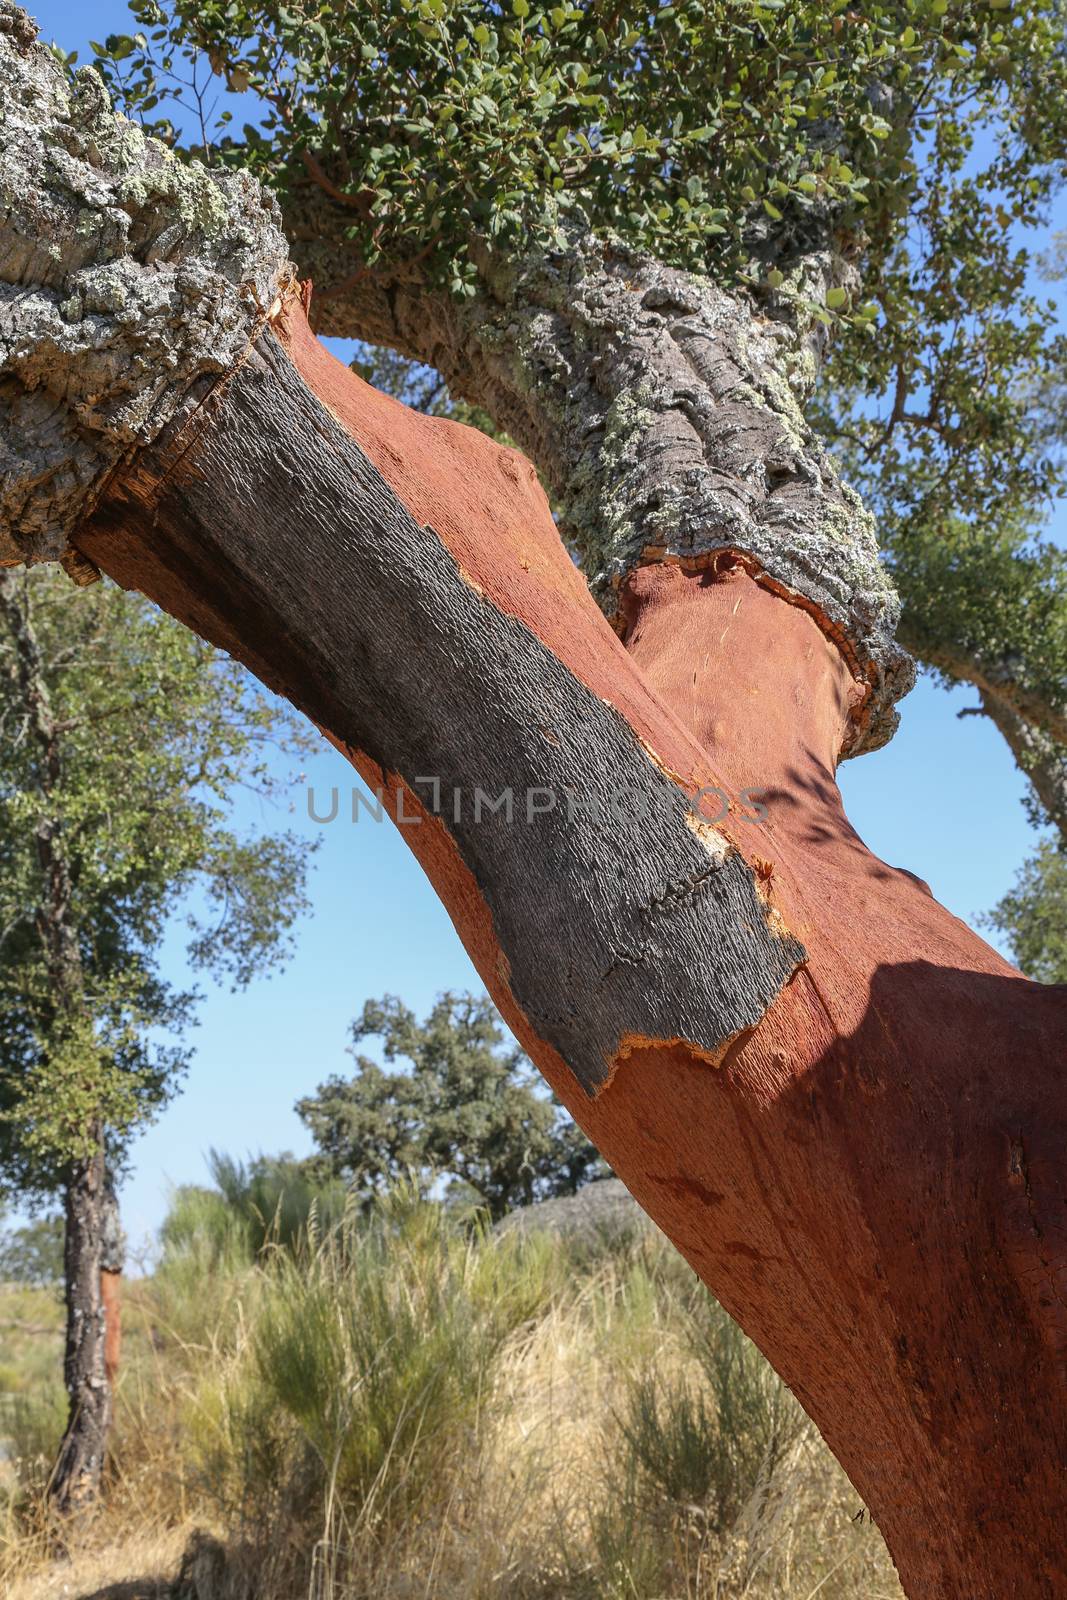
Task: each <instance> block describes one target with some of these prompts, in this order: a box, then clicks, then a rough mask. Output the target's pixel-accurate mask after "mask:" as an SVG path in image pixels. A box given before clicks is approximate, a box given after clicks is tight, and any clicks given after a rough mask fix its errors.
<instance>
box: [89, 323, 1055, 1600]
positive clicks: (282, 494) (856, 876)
mask: <svg viewBox="0 0 1067 1600" xmlns="http://www.w3.org/2000/svg"><path fill="white" fill-rule="evenodd" d="M199 402H200V397H198V396H197V397H192V398H191V399H190V402H189V406H190V413H191V415H192V416H193V418H194V420H193V421H192V422H191V423H190V424H189V426H188V427H184V428H183V425H182V423H181V422H180V421H176V422H175V424H173V425H172V430H171V433H170V435H169V436H165V437H164V438H163V439H162V441H161V442H160V443H159V444H158V445H157V446H156V447H154V448H153V449H151V450H149V451H146V452H144V453H143V454H142V455H141V456H140V457H139V459H138V461H137V462H136V463H135V464H134V465H133V467H132V468H131V470H130V471H129V472H128V473H127V474H126V475H125V476H124V477H123V478H122V479H121V480H119V479H116V480H114V481H113V483H112V485H111V488H110V491H109V495H108V498H107V502H106V503H105V504H102V505H101V506H100V507H99V508H98V510H97V513H96V515H95V517H94V518H93V520H92V521H91V522H90V523H88V524H86V525H85V526H84V527H83V528H82V530H81V532H80V533H79V535H78V543H79V547H80V548H81V549H82V550H83V551H84V552H85V553H86V554H88V555H89V556H90V557H91V558H92V559H93V560H94V561H95V562H97V563H98V564H99V565H100V566H102V567H103V568H104V569H105V570H107V571H108V572H110V573H111V574H112V575H113V576H115V577H116V578H117V579H118V580H119V581H120V582H123V583H126V584H130V585H136V586H137V587H139V588H141V589H143V590H144V591H145V592H147V593H148V594H150V595H152V597H153V598H155V599H156V600H157V601H158V602H159V603H160V604H162V605H164V606H165V607H166V608H167V609H169V610H170V611H172V612H173V613H174V614H175V615H177V616H179V617H181V618H183V619H184V620H185V621H186V622H188V623H189V624H190V625H191V626H193V627H195V628H197V629H198V630H199V631H200V632H201V633H203V634H204V635H205V636H206V637H208V638H210V639H212V640H213V641H214V642H215V643H216V644H219V645H220V646H222V647H223V648H225V649H228V650H231V651H232V652H233V653H235V654H236V655H238V656H240V657H241V658H242V659H244V660H245V661H246V662H247V663H248V664H249V665H250V666H251V667H252V669H253V670H254V671H256V672H257V673H258V674H259V675H260V676H261V677H262V678H263V679H264V680H265V681H266V682H267V683H268V684H270V686H271V687H273V688H275V689H276V690H278V691H279V692H282V693H285V694H287V695H288V696H289V697H290V698H291V699H292V700H293V701H294V702H295V703H296V704H298V705H300V706H301V707H302V708H303V709H304V710H305V711H306V712H307V714H308V715H309V716H311V717H312V718H313V719H314V720H315V721H316V722H317V723H318V724H319V725H320V726H321V727H322V728H323V729H324V730H326V731H327V732H328V733H329V734H330V736H331V737H332V738H333V739H334V741H335V742H336V743H337V744H338V746H339V747H340V748H341V749H343V750H344V751H346V752H347V753H348V754H349V755H350V757H351V759H352V760H353V761H354V762H355V764H356V765H357V767H358V768H359V770H360V771H361V772H362V773H363V774H364V776H365V777H366V778H367V780H368V782H369V783H370V784H371V786H372V787H375V788H380V789H381V790H382V793H383V794H384V796H385V797H386V800H387V803H388V804H389V806H390V810H391V814H392V815H394V816H395V817H398V819H399V821H400V825H401V827H402V829H403V833H404V836H405V838H406V840H407V841H408V843H409V844H410V845H411V846H412V848H413V849H414V850H415V852H416V854H417V855H418V856H419V858H420V860H421V861H422V863H423V865H424V866H425V868H426V870H427V872H428V873H429V875H430V877H431V879H432V881H433V882H434V885H435V887H436V889H437V890H438V892H439V893H440V894H441V896H442V898H443V899H444V901H445V903H446V905H447V906H448V908H449V911H450V913H451V915H452V917H453V920H454V922H455V924H456V926H457V928H458V930H459V932H460V935H461V937H462V938H463V940H464V942H465V944H466V945H467V948H468V950H469V951H470V952H471V954H472V956H473V958H474V960H475V962H476V964H477V965H478V967H479V970H480V972H481V974H482V976H483V978H484V979H485V981H486V984H487V986H488V987H489V988H490V990H491V992H492V994H493V996H494V998H495V1000H496V1001H497V1003H498V1005H499V1006H500V1007H501V1010H502V1011H503V1013H504V1015H505V1016H506V1018H507V1020H508V1022H509V1023H510V1025H511V1026H512V1027H513V1029H514V1030H515V1032H516V1034H517V1035H518V1037H519V1039H520V1041H521V1042H522V1044H523V1046H524V1047H525V1048H526V1049H527V1050H528V1051H529V1053H530V1054H531V1056H532V1057H533V1058H534V1059H535V1060H536V1061H537V1062H538V1064H539V1065H540V1066H541V1068H542V1070H543V1071H544V1072H545V1074H546V1076H547V1077H548V1079H549V1080H550V1082H551V1083H552V1085H553V1087H554V1088H555V1090H556V1092H557V1093H558V1094H559V1095H560V1097H561V1098H562V1099H563V1100H564V1102H565V1103H566V1104H567V1105H568V1107H569V1108H570V1109H571V1111H572V1112H573V1113H574V1115H575V1117H576V1118H577V1120H578V1121H579V1123H580V1124H581V1126H582V1127H583V1129H584V1130H585V1132H586V1133H587V1134H588V1135H589V1137H590V1138H592V1139H593V1141H594V1142H595V1143H596V1144H597V1145H598V1146H599V1148H600V1149H601V1150H602V1151H603V1152H604V1154H605V1155H606V1157H607V1158H608V1160H609V1161H610V1163H611V1165H612V1166H613V1168H614V1169H615V1170H616V1171H617V1172H618V1173H619V1174H620V1176H622V1177H623V1178H624V1180H625V1181H626V1183H627V1185H628V1186H629V1187H630V1188H631V1190H632V1191H633V1192H634V1194H635V1195H636V1196H637V1198H638V1199H639V1200H640V1201H641V1203H642V1205H643V1206H644V1207H645V1209H646V1210H647V1211H649V1212H650V1214H651V1215H652V1216H653V1217H654V1218H655V1219H656V1221H657V1222H658V1223H659V1224H660V1226H661V1227H662V1228H663V1229H664V1230H665V1231H666V1232H667V1233H668V1234H669V1236H670V1237H671V1238H672V1239H673V1240H674V1241H675V1242H676V1243H677V1245H678V1246H679V1248H680V1249H681V1250H682V1251H683V1253H684V1254H685V1255H686V1256H687V1257H688V1259H689V1260H690V1261H691V1262H692V1264H693V1266H694V1267H695V1268H696V1270H697V1271H698V1272H699V1273H700V1274H701V1276H702V1277H703V1278H704V1279H705V1280H706V1281H707V1282H708V1283H709V1284H710V1285H711V1287H712V1288H713V1289H714V1291H715V1293H716V1294H717V1295H718V1296H719V1298H720V1299H721V1300H722V1301H723V1303H724V1304H725V1305H726V1306H727V1308H728V1309H729V1310H730V1311H731V1312H732V1313H733V1314H734V1315H735V1316H737V1318H738V1320H739V1321H740V1322H741V1323H742V1325H743V1326H744V1327H745V1329H746V1331H747V1332H749V1333H750V1334H751V1335H752V1337H753V1338H755V1340H756V1341H757V1343H758V1344H759V1345H760V1347H761V1348H762V1349H763V1350H764V1351H765V1353H766V1354H767V1355H768V1356H769V1358H770V1359H771V1360H772V1362H773V1363H774V1365H775V1366H776V1367H777V1369H778V1370H779V1372H780V1373H781V1374H782V1375H783V1377H784V1378H785V1379H786V1381H787V1382H788V1383H789V1384H790V1386H791V1387H792V1388H793V1389H794V1391H795V1392H796V1393H797V1395H798V1397H799V1398H800V1400H801V1401H802V1403H803V1404H804V1405H805V1407H806V1408H807V1410H808V1411H809V1412H810V1413H811V1415H812V1416H813V1417H814V1418H815V1420H816V1421H817V1422H818V1424H819V1426H820V1428H821V1430H822V1432H823V1433H824V1435H825V1437H826V1438H827V1439H828V1441H829V1442H830V1444H831V1446H832V1448H833V1449H834V1451H835V1453H836V1454H837V1455H838V1457H839V1459H840V1460H841V1461H842V1463H843V1464H844V1466H845V1468H846V1470H847V1471H848V1472H849V1475H850V1476H851V1478H852V1480H853V1482H854V1483H855V1485H856V1487H857V1489H858V1490H859V1492H860V1493H861V1494H862V1495H863V1497H864V1499H865V1500H866V1501H867V1503H868V1505H869V1506H870V1507H871V1509H872V1512H873V1515H874V1516H875V1518H876V1520H877V1522H878V1524H879V1526H880V1527H881V1529H882V1531H883V1533H884V1535H885V1537H886V1539H887V1542H888V1544H889V1547H890V1550H891V1551H892V1553H893V1555H894V1559H895V1560H896V1561H897V1564H898V1566H899V1569H900V1571H901V1575H902V1579H903V1582H904V1584H905V1588H906V1590H907V1592H908V1593H909V1595H911V1596H912V1597H913V1600H933V1597H937V1600H948V1597H950V1596H951V1597H961V1596H967V1597H968V1600H993V1597H997V1600H1002V1597H1003V1596H1004V1595H1005V1594H1009V1593H1010V1594H1014V1595H1018V1596H1026V1597H1027V1600H1030V1597H1037V1596H1051V1595H1054V1594H1061V1593H1063V1592H1064V1586H1065V1585H1067V1535H1065V1533H1064V1527H1065V1524H1064V1520H1063V1517H1062V1515H1061V1512H1062V1505H1061V1500H1060V1494H1059V1473H1060V1461H1061V1459H1062V1454H1063V1449H1064V1447H1065V1445H1067V1393H1065V1380H1067V1372H1065V1365H1064V1363H1065V1356H1067V1284H1065V1283H1064V1281H1063V1276H1062V1266H1061V1263H1062V1261H1063V1245H1064V1243H1065V1242H1067V1237H1065V1234H1067V1214H1065V1211H1064V1187H1063V1182H1062V1178H1061V1177H1060V1175H1059V1172H1060V1168H1061V1165H1062V1152H1063V1149H1064V1137H1065V1133H1067V1096H1065V1094H1064V1091H1063V1083H1062V1064H1063V1060H1064V1047H1065V1044H1067V995H1065V993H1064V992H1063V990H1059V989H1051V988H1042V987H1040V986H1038V985H1035V984H1030V983H1028V982H1026V981H1025V980H1024V979H1022V978H1020V976H1019V975H1018V974H1017V973H1016V972H1015V971H1014V969H1012V968H1011V967H1010V966H1009V965H1008V964H1007V963H1006V962H1005V961H1003V960H1002V959H1001V958H1000V957H999V956H998V955H996V953H995V952H994V951H992V950H990V949H989V948H988V947H987V946H986V945H984V944H983V943H982V941H981V940H979V939H978V938H977V937H976V936H975V935H974V934H973V933H971V932H970V930H969V929H967V928H966V927H965V926H964V925H963V924H962V923H960V922H958V921H957V920H956V919H955V918H953V917H951V916H950V915H949V914H948V913H947V912H945V911H944V910H943V909H942V908H941V907H939V906H938V905H937V904H936V903H935V902H934V901H933V899H932V898H931V896H930V894H929V891H928V889H927V888H926V886H925V885H924V884H921V883H919V882H918V881H917V880H916V879H914V878H913V877H912V876H911V875H910V874H907V873H904V872H900V871H895V870H894V869H891V868H889V867H887V866H885V865H884V864H883V863H881V862H879V861H877V860H876V859H875V858H874V857H872V856H871V855H870V854H869V853H868V852H867V851H866V850H865V848H864V846H863V845H862V842H861V841H860V840H859V839H858V838H857V836H856V835H855V833H854V832H853V831H852V830H851V828H850V827H849V825H848V823H847V820H846V818H845V816H844V812H843V809H842V806H841V800H840V795H839V792H838V790H837V786H836V783H835V781H834V775H833V773H834V765H835V762H836V758H837V753H838V751H839V750H840V748H841V746H842V744H843V743H844V742H845V740H846V739H847V737H848V734H849V729H850V727H851V726H852V722H851V718H852V714H853V711H854V707H855V703H856V698H857V692H858V691H857V687H856V681H855V679H854V678H853V676H852V672H851V670H850V668H849V666H848V664H847V662H846V660H845V658H844V656H843V655H842V653H841V652H840V651H839V650H838V648H837V647H836V645H835V644H834V643H833V642H832V641H831V640H830V639H829V638H828V637H827V635H826V634H825V633H824V632H823V631H822V630H821V629H820V627H819V626H818V625H817V623H816V622H815V620H814V619H813V618H812V616H811V615H810V614H809V612H808V611H807V610H806V609H805V608H804V607H802V606H800V605H794V604H791V603H789V601H788V599H786V598H783V597H782V596H781V595H780V594H779V593H776V592H775V591H774V590H772V589H770V588H768V587H765V586H763V585H761V584H760V583H759V582H758V581H757V580H756V579H755V578H754V577H753V576H752V575H751V574H750V573H749V571H747V570H746V567H745V565H744V564H743V563H742V562H740V561H738V560H735V559H732V558H730V557H726V558H725V559H723V560H721V561H720V562H719V563H718V564H716V565H714V566H712V565H708V566H704V567H702V568H700V569H698V570H694V571H686V570H685V569H684V568H683V567H682V566H681V565H680V564H670V563H660V564H654V565H648V566H644V567H641V568H639V569H638V570H637V571H636V572H635V573H634V574H632V575H631V577H630V578H629V579H628V581H627V585H626V588H625V592H624V604H625V611H626V628H627V639H628V644H629V649H628V650H627V649H625V648H624V647H623V645H622V643H621V642H620V640H619V639H618V638H617V637H616V635H615V634H614V633H613V632H612V631H611V629H610V628H609V627H608V625H607V623H606V622H605V621H604V619H603V617H602V615H601V613H600V612H599V611H598V610H597V609H596V607H595V606H594V605H593V603H592V601H591V600H590V598H589V595H588V592H587V591H586V589H585V587H584V585H583V583H582V582H581V579H580V577H579V575H578V574H577V572H576V570H575V569H574V567H573V565H572V563H571V562H570V560H569V558H568V557H567V555H566V553H565V552H564V550H563V548H562V546H561V545H560V543H559V539H558V535H557V533H556V530H555V528H554V526H553V523H552V519H551V516H550V514H549V512H548V508H547V505H546V504H545V502H544V499H543V497H542V495H541V493H540V491H539V489H538V486H537V484H536V480H535V479H534V477H533V474H532V472H531V471H530V469H529V467H528V466H527V465H526V464H525V463H524V462H523V461H522V459H521V458H519V457H517V456H515V455H514V454H513V453H511V452H509V451H506V450H501V449H499V448H498V447H495V446H493V445H492V444H490V443H489V442H488V441H486V440H484V439H482V438H481V437H480V436H478V435H474V434H471V433H469V432H468V431H467V430H463V429H460V428H458V427H456V426H455V425H453V424H448V423H442V422H439V421H435V420H433V419H424V418H420V417H416V416H414V415H412V414H409V413H407V412H405V410H404V408H403V407H401V406H398V405H397V404H396V403H395V402H393V401H390V400H387V399H385V398H384V397H382V396H380V395H378V394H376V393H375V392H374V391H373V390H370V389H368V388H367V386H366V385H363V384H361V383H360V381H359V380H358V379H357V378H355V377H353V376H352V375H351V374H349V373H348V372H347V371H346V370H345V369H344V368H342V367H341V366H340V365H339V364H338V363H336V362H334V361H333V360H332V358H330V357H329V356H327V355H326V353H325V352H324V351H323V350H322V349H321V347H319V346H317V345H316V344H315V342H314V341H313V340H312V339H311V337H310V335H309V334H308V331H307V329H306V325H305V323H304V321H303V319H302V317H301V315H300V312H299V308H293V307H290V309H289V311H288V313H287V318H286V320H285V321H283V322H279V323H276V325H275V332H272V333H268V334H266V335H264V337H263V338H262V339H261V340H260V341H259V343H258V345H257V346H256V348H255V350H254V351H253V352H252V353H251V354H250V355H249V357H248V358H247V360H246V361H245V362H244V364H243V365H242V367H241V369H240V370H239V371H238V372H237V373H236V374H235V375H234V377H233V379H232V380H231V382H230V383H229V384H228V385H227V387H226V388H225V390H224V391H222V392H217V393H216V394H215V395H214V397H213V398H212V399H211V400H209V401H206V402H204V403H203V404H201V403H199ZM357 441H358V442H357ZM372 462H374V463H376V467H377V470H376V467H375V465H372ZM431 519H432V520H431ZM434 779H436V780H437V781H436V783H435V782H433V781H432V780H434ZM712 786H715V789H716V795H715V798H714V799H712V800H711V804H710V807H709V805H708V801H709V798H710V793H708V794H705V796H704V800H703V802H701V801H700V800H698V799H697V797H698V796H699V794H700V791H701V790H707V791H710V789H711V787H712ZM477 790H481V791H482V794H483V796H488V797H491V798H492V799H494V800H495V799H497V798H498V797H499V795H500V794H501V793H503V792H504V791H506V790H510V791H511V794H512V797H513V803H512V820H511V822H510V823H509V821H508V819H507V816H506V813H505V812H504V810H503V809H501V810H498V811H490V810H489V809H488V807H487V806H486V805H485V803H484V800H483V803H482V805H481V807H480V808H479V807H478V805H477V803H476V802H477V794H476V791H477ZM457 791H458V799H457ZM723 791H724V792H725V793H726V794H727V795H729V796H730V797H732V798H733V799H734V800H735V802H736V801H737V800H738V799H739V798H740V797H742V796H744V794H745V792H746V791H748V792H752V791H759V792H760V795H761V798H762V803H763V805H765V807H766V810H767V820H766V822H765V823H761V822H759V821H757V820H751V818H752V810H751V807H750V806H748V807H746V806H745V805H743V804H742V805H740V806H739V807H736V808H735V809H733V810H732V811H731V814H730V817H729V819H728V820H727V821H724V822H721V823H719V825H717V826H715V825H713V824H712V823H711V822H710V821H708V820H706V813H707V812H708V810H709V809H710V811H711V815H713V816H714V815H715V813H716V812H717V811H718V809H719V800H718V793H719V792H723ZM549 796H552V797H553V803H552V804H551V805H550V804H549V800H548V797H549ZM531 797H532V803H531ZM702 808H703V810H704V812H705V815H701V810H702ZM1036 1394H1040V1395H1041V1396H1042V1403H1041V1405H1040V1407H1039V1408H1035V1405H1034V1396H1035V1395H1036Z"/></svg>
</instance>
